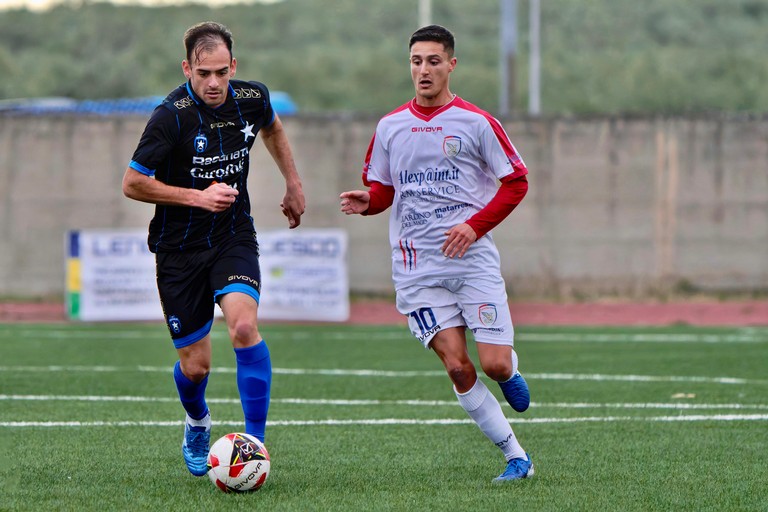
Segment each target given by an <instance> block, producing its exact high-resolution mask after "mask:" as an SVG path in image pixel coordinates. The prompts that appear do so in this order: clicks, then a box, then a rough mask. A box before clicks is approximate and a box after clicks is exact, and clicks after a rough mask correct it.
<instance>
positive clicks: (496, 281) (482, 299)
mask: <svg viewBox="0 0 768 512" xmlns="http://www.w3.org/2000/svg"><path fill="white" fill-rule="evenodd" d="M457 297H458V298H459V301H460V304H461V308H462V311H463V312H464V318H465V320H466V322H467V327H469V328H470V329H471V330H472V332H473V333H474V335H475V341H476V342H477V351H478V356H479V358H480V367H481V368H482V369H483V371H484V372H485V374H486V375H488V377H490V378H491V379H493V380H494V381H496V382H498V383H499V387H500V388H501V391H502V393H503V394H504V398H506V400H507V402H509V405H511V406H512V409H514V410H515V411H517V412H523V411H525V410H526V409H528V406H529V405H530V403H531V396H530V392H529V390H528V383H527V382H525V379H524V378H523V376H522V375H520V373H519V372H518V368H517V363H518V360H517V353H516V352H515V350H514V339H515V330H514V327H513V325H512V316H511V315H510V312H509V304H508V302H507V292H506V289H505V284H504V280H503V279H502V278H501V275H491V274H486V275H483V276H478V277H476V278H473V279H472V280H468V281H466V282H465V283H464V286H462V287H461V289H460V290H457Z"/></svg>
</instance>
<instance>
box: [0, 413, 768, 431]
mask: <svg viewBox="0 0 768 512" xmlns="http://www.w3.org/2000/svg"><path fill="white" fill-rule="evenodd" d="M507 419H508V421H510V422H513V423H515V424H516V425H517V424H521V423H537V424H541V423H616V422H623V421H642V422H683V421H686V422H688V421H768V414H715V415H711V416H705V415H691V416H652V417H646V418H643V417H637V416H589V417H580V418H531V419H519V418H507ZM182 423H183V422H182V421H4V422H0V427H7V428H24V427H42V428H57V427H86V428H93V427H181V426H182ZM471 424H473V421H472V420H470V419H445V418H440V419H409V418H382V419H369V420H365V419H363V420H334V419H327V420H276V421H267V426H269V427H307V426H309V427H312V426H350V425H363V426H366V425H368V426H370V425H374V426H375V425H471ZM213 425H214V426H225V427H234V428H238V427H242V426H243V423H242V421H214V422H213Z"/></svg>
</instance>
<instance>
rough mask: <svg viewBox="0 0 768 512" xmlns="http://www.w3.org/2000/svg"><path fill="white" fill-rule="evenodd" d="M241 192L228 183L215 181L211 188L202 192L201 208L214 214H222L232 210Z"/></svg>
mask: <svg viewBox="0 0 768 512" xmlns="http://www.w3.org/2000/svg"><path fill="white" fill-rule="evenodd" d="M238 194H240V192H239V191H238V190H237V189H236V188H233V187H230V186H229V185H227V184H226V183H219V182H217V181H214V182H213V183H212V184H211V186H210V187H208V188H206V189H205V190H203V191H202V194H201V204H200V208H203V209H204V210H208V211H211V212H214V213H221V212H223V211H224V210H226V209H228V208H230V207H231V206H232V205H233V204H235V201H237V196H238Z"/></svg>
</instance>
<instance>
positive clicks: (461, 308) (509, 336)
mask: <svg viewBox="0 0 768 512" xmlns="http://www.w3.org/2000/svg"><path fill="white" fill-rule="evenodd" d="M397 310H398V311H399V312H400V313H402V314H404V315H405V316H407V317H408V327H409V328H410V329H411V333H412V334H413V335H414V337H416V339H417V340H419V341H420V342H421V343H422V344H423V345H424V348H429V343H430V342H431V341H432V338H433V337H434V336H435V334H437V333H438V332H440V331H441V330H442V329H447V328H449V327H467V328H469V329H470V330H471V331H472V333H473V334H474V337H475V341H479V342H482V343H491V344H493V345H509V346H514V343H515V342H514V340H515V331H514V328H513V326H512V317H511V315H510V314H509V304H507V290H506V287H505V285H504V279H502V278H501V276H493V275H489V276H481V277H473V278H471V279H469V278H467V279H440V280H434V281H427V282H424V283H419V284H416V285H412V286H408V287H405V288H403V289H401V290H398V291H397Z"/></svg>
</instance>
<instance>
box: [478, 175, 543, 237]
mask: <svg viewBox="0 0 768 512" xmlns="http://www.w3.org/2000/svg"><path fill="white" fill-rule="evenodd" d="M526 192H528V179H527V178H526V177H525V175H522V176H520V177H517V178H512V179H510V177H506V178H502V179H501V186H500V187H499V190H498V191H497V192H496V195H495V196H493V199H491V201H490V202H489V203H488V204H487V205H485V208H483V209H482V210H480V211H479V212H477V213H476V214H474V215H473V216H472V217H470V218H469V220H467V224H469V226H470V227H471V228H472V229H474V230H475V233H476V234H477V238H480V237H482V236H483V235H485V234H486V233H488V232H489V231H490V230H492V229H493V228H495V227H496V226H498V225H499V223H501V221H503V220H504V219H506V218H507V215H509V214H510V213H512V210H514V209H515V207H516V206H517V205H518V204H520V201H522V200H523V197H525V194H526Z"/></svg>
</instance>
